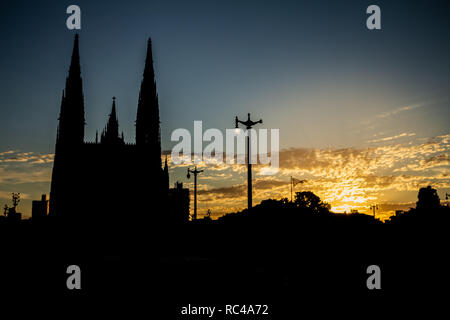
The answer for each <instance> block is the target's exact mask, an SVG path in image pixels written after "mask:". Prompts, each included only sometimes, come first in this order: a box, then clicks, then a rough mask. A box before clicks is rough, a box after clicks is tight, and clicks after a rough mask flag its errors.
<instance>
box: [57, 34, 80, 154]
mask: <svg viewBox="0 0 450 320" xmlns="http://www.w3.org/2000/svg"><path fill="white" fill-rule="evenodd" d="M84 125H85V119H84V97H83V82H82V79H81V68H80V53H79V48H78V34H76V35H75V40H74V44H73V50H72V58H71V62H70V68H69V75H68V77H67V78H66V87H65V90H64V91H63V97H62V101H61V111H60V115H59V128H58V141H57V143H59V144H67V145H73V144H81V143H83V141H84Z"/></svg>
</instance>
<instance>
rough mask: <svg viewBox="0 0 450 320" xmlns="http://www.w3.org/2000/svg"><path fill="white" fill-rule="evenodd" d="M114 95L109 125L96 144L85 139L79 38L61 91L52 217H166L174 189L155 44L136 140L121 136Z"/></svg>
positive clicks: (147, 64)
mask: <svg viewBox="0 0 450 320" xmlns="http://www.w3.org/2000/svg"><path fill="white" fill-rule="evenodd" d="M118 107H119V106H118V101H116V98H115V97H113V101H112V108H111V113H110V115H109V119H108V121H107V123H106V126H105V128H104V130H103V132H102V133H101V136H100V140H99V139H98V133H97V135H96V138H95V141H86V140H85V136H84V132H85V131H84V129H85V125H86V122H85V109H84V108H85V105H84V95H83V85H82V76H81V67H80V55H79V36H78V35H75V40H74V46H73V52H72V58H71V63H70V68H69V74H68V76H67V79H66V84H65V90H64V91H63V93H62V99H61V110H60V114H59V119H58V120H59V124H58V130H57V137H56V147H55V159H54V164H53V172H52V182H51V191H50V215H51V216H56V217H58V219H63V220H64V219H69V220H71V221H73V220H79V221H91V222H93V223H104V222H121V223H122V222H123V221H132V220H134V221H136V220H146V221H148V222H150V221H151V222H154V221H162V220H164V219H165V215H164V208H165V204H166V202H167V194H168V189H169V175H168V168H167V163H166V164H165V166H166V167H165V168H162V162H161V137H160V119H159V105H158V94H157V90H156V82H155V74H154V69H153V57H152V43H151V39H149V40H148V47H147V56H146V61H145V67H144V73H143V78H142V82H141V87H140V93H139V100H138V106H137V117H136V136H135V139H136V142H135V143H126V142H125V141H124V137H123V132H122V133H121V134H119V121H118V118H117V114H116V108H118Z"/></svg>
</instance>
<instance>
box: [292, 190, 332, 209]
mask: <svg viewBox="0 0 450 320" xmlns="http://www.w3.org/2000/svg"><path fill="white" fill-rule="evenodd" d="M294 204H295V206H296V207H298V208H304V209H309V210H311V211H312V212H314V213H325V212H328V211H329V210H330V209H331V206H330V205H329V204H328V203H326V202H323V201H322V200H320V198H319V197H318V196H316V195H315V194H314V193H312V192H311V191H302V192H296V193H295V201H294Z"/></svg>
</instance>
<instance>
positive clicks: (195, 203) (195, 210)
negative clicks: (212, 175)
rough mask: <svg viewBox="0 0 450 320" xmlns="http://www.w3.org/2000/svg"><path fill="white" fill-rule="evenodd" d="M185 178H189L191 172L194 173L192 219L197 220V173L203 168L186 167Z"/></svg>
mask: <svg viewBox="0 0 450 320" xmlns="http://www.w3.org/2000/svg"><path fill="white" fill-rule="evenodd" d="M187 170H188V172H187V178H188V179H190V178H191V173H193V174H194V217H193V220H197V175H198V174H199V173H202V172H203V170H197V166H195V169H194V170H191V169H189V168H188V169H187Z"/></svg>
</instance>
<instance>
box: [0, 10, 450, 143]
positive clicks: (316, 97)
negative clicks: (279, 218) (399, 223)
mask: <svg viewBox="0 0 450 320" xmlns="http://www.w3.org/2000/svg"><path fill="white" fill-rule="evenodd" d="M392 2H393V1H376V2H374V1H332V2H331V1H308V2H305V1H223V2H218V1H76V2H73V1H39V2H35V1H27V2H25V1H6V2H5V1H2V4H1V7H0V14H1V17H0V23H1V28H0V37H1V39H2V41H1V50H0V93H1V95H0V97H1V99H0V119H1V126H0V151H6V150H10V149H19V150H22V151H38V152H52V151H53V148H54V142H55V132H56V126H57V116H58V112H59V103H60V96H61V91H62V89H63V88H64V81H65V77H66V75H67V71H68V66H69V60H70V53H71V47H72V42H73V31H69V30H68V29H67V28H66V26H65V20H66V18H67V14H66V13H65V11H66V8H67V6H68V5H70V4H78V5H79V6H80V7H81V11H82V29H81V31H80V50H81V63H82V66H81V67H82V75H83V80H84V93H85V106H86V120H87V127H86V139H87V140H93V139H94V136H95V130H99V131H101V129H102V128H103V127H104V125H105V122H106V117H107V114H108V113H109V111H110V107H111V97H112V96H116V97H117V101H118V114H119V123H120V127H121V129H123V130H124V132H125V139H126V140H127V141H133V140H134V120H135V117H136V108H137V98H138V90H139V84H140V80H141V76H142V71H143V65H144V57H145V46H146V39H147V38H148V37H149V36H151V37H152V39H153V44H154V59H155V69H156V73H157V86H158V91H159V96H160V109H161V120H162V139H163V148H164V149H168V148H170V146H171V145H172V144H171V143H170V142H169V139H170V133H171V132H172V130H174V129H175V128H180V127H184V128H188V129H191V128H192V125H193V121H194V120H203V121H204V128H208V127H215V128H219V129H225V128H230V127H232V125H233V118H234V116H235V115H236V114H238V115H240V116H241V117H244V116H245V114H246V113H247V112H251V113H252V114H254V116H255V118H259V117H262V118H263V119H264V121H265V126H266V127H268V128H280V129H281V131H280V137H281V146H282V147H292V146H306V147H324V146H363V145H365V144H366V143H367V141H368V140H370V139H372V138H373V136H374V135H379V134H382V133H383V134H385V135H395V134H400V133H402V132H414V133H416V137H425V136H427V137H428V136H434V135H439V134H443V133H448V127H449V119H450V117H449V108H448V106H449V101H450V98H449V92H450V90H449V84H450V81H449V77H450V76H449V75H450V63H449V56H450V55H449V53H450V47H449V40H448V38H449V37H448V32H449V30H450V28H449V25H450V22H449V19H448V14H449V5H448V4H446V2H444V1H395V3H392ZM370 4H378V5H379V6H380V7H381V12H382V30H380V31H369V30H367V29H366V27H365V20H366V17H367V15H366V14H365V10H366V8H367V6H368V5H370ZM411 105H413V106H416V105H419V107H417V108H412V110H411V112H408V114H406V113H405V112H401V114H402V117H401V118H398V116H399V113H394V116H396V118H395V117H394V118H393V119H391V117H390V116H389V117H383V116H381V117H380V115H383V114H385V115H386V114H389V112H393V111H395V110H398V109H401V108H403V107H405V106H411Z"/></svg>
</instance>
